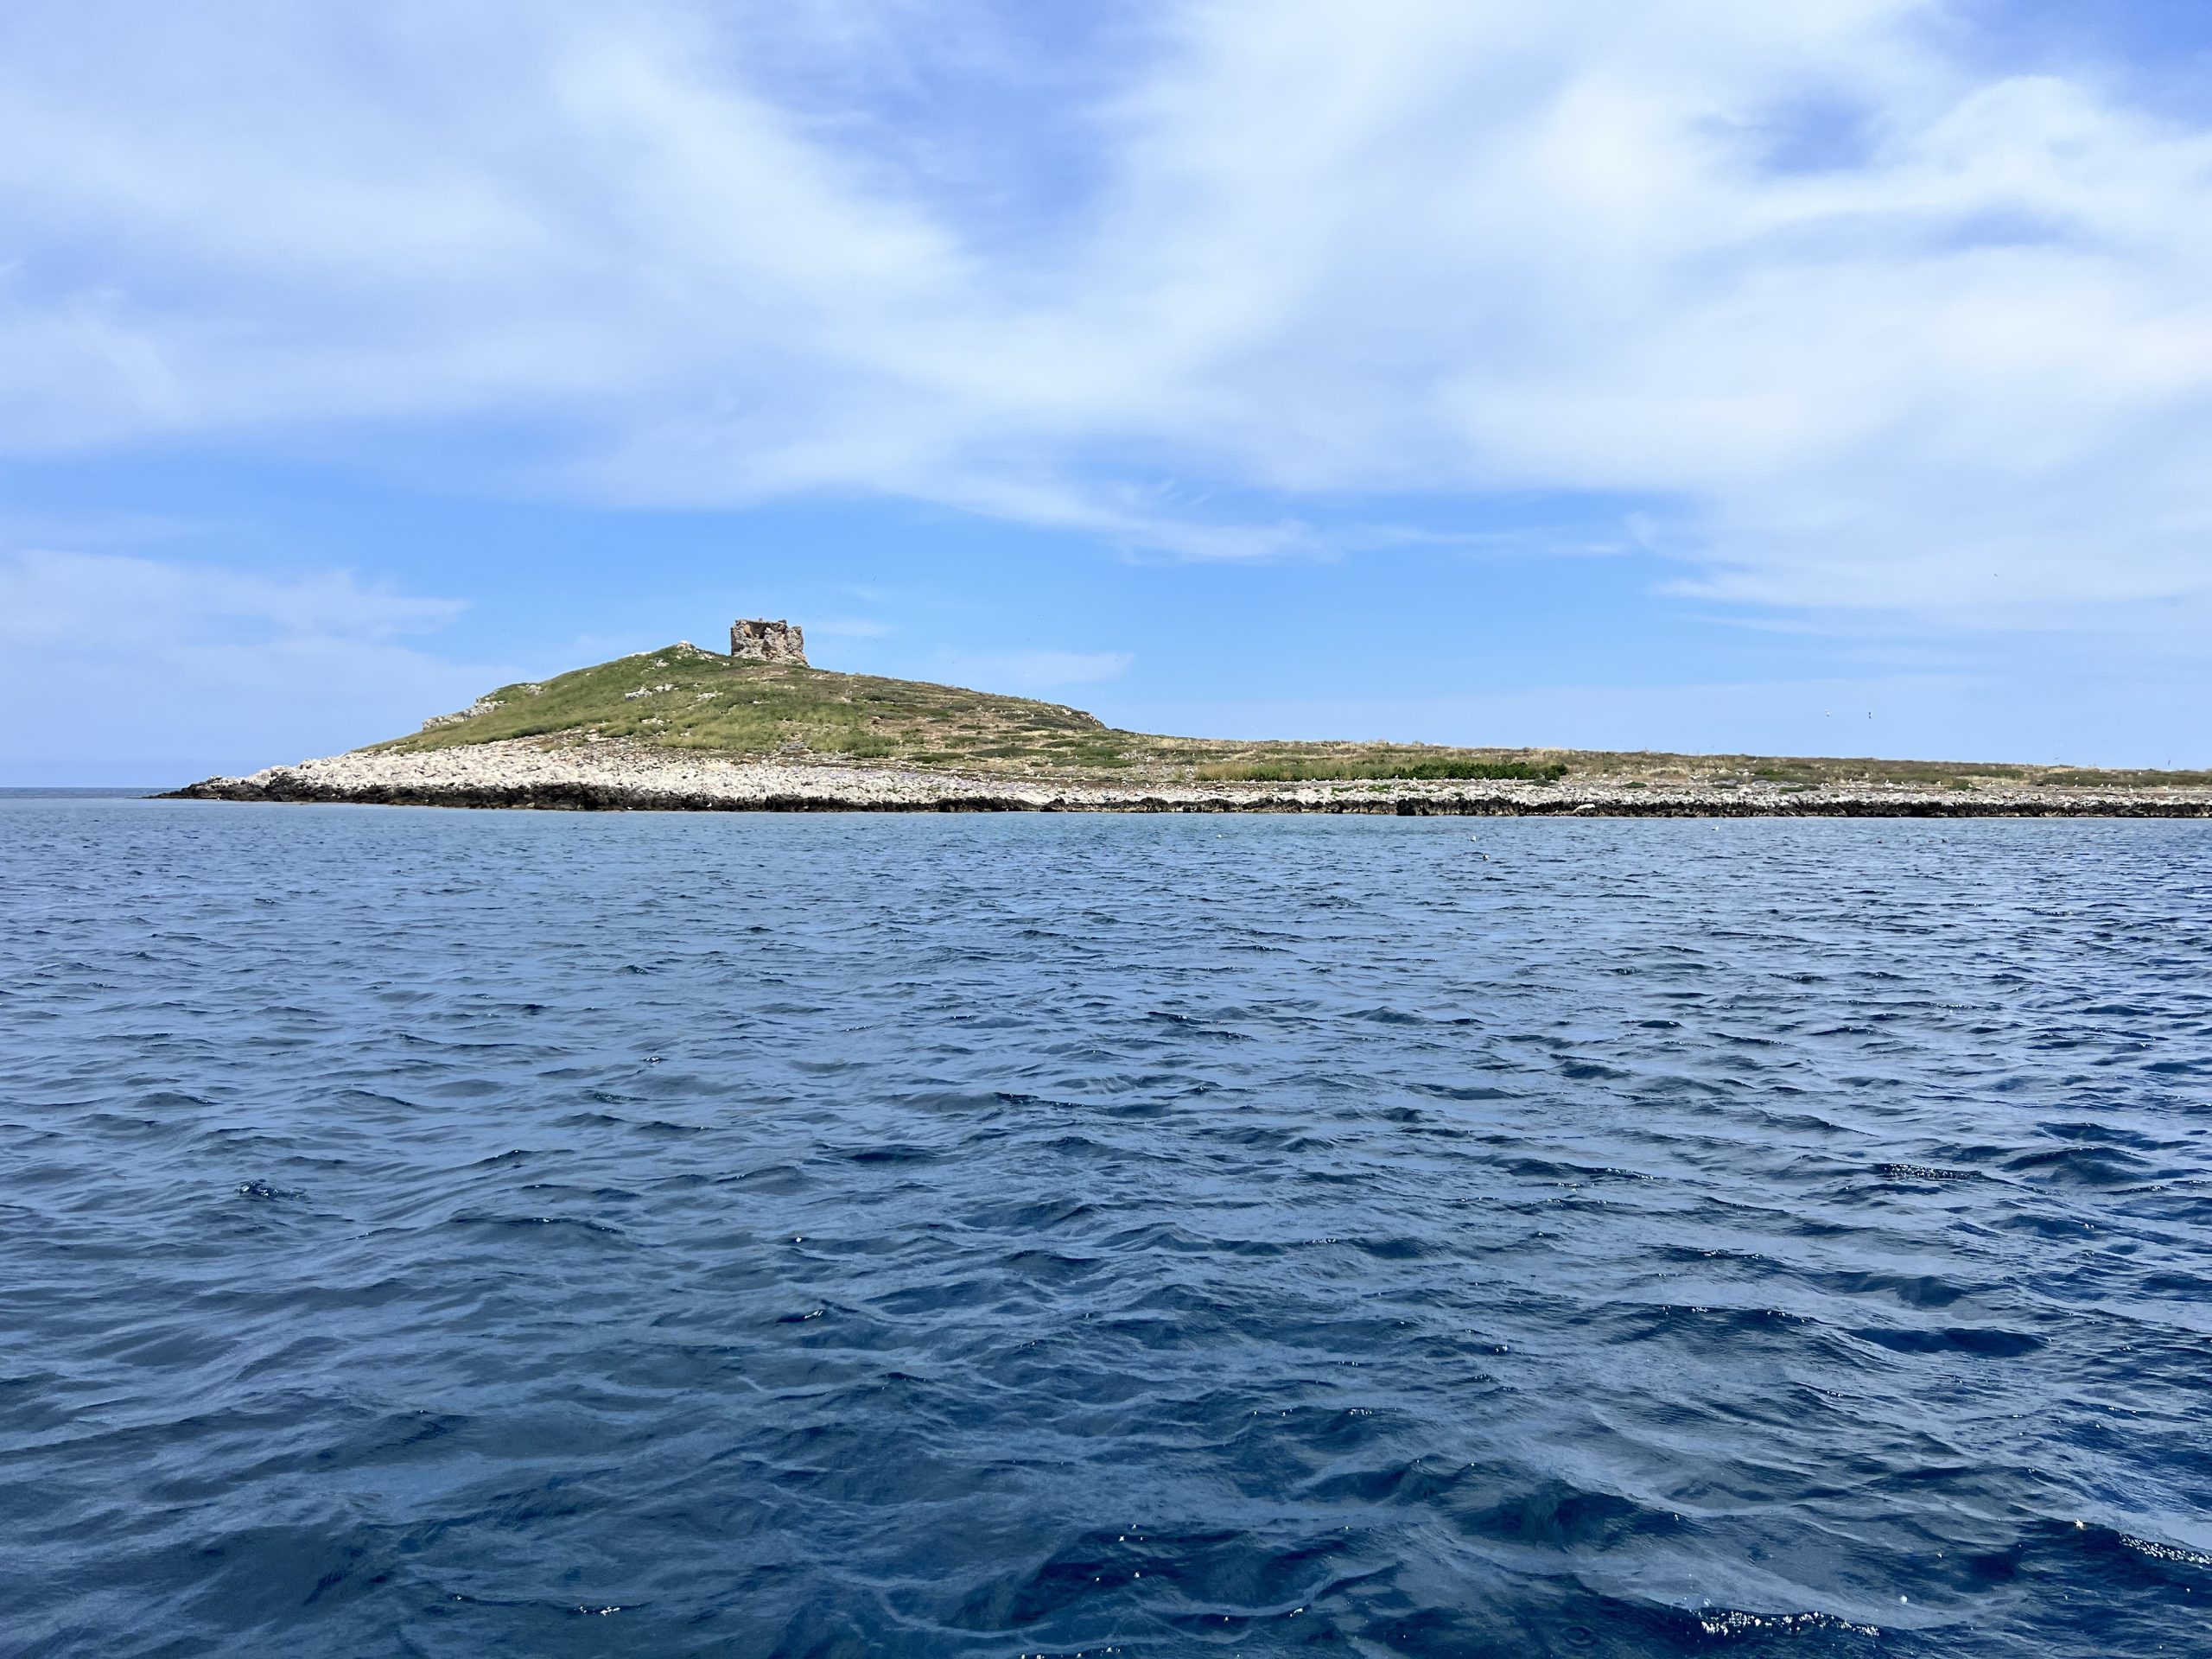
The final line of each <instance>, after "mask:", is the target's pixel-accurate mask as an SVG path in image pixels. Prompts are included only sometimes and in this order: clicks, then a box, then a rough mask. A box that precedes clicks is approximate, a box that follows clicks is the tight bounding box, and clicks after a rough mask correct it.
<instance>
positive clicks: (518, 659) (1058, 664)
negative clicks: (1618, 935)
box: [0, 0, 2212, 785]
mask: <svg viewBox="0 0 2212 1659" xmlns="http://www.w3.org/2000/svg"><path fill="white" fill-rule="evenodd" d="M2208 72H2212V7H2207V6H2205V5H2203V4H2202V0H2102V3H2100V4H2098V5H2096V6H2084V5H2081V4H2078V3H2071V0H2068V3H2061V0H1793V3H1791V4H1789V5H1786V6H1778V5H1774V4H1772V3H1769V0H1670V3H1669V4H1668V5H1666V6H1663V7H1655V6H1651V5H1649V4H1630V3H1625V0H1552V3H1549V4H1547V5H1544V6H1529V5H1527V4H1523V3H1492V0H1367V3H1363V4H1362V5H1359V6H1356V7H1355V6H1350V5H1345V4H1343V3H1340V0H1128V3H1117V4H1116V5H1112V6H1096V7H1084V6H1037V5H1033V4H1027V3H1019V0H866V3H862V0H817V3H810V4H798V5H794V4H792V3H791V0H774V3H766V0H764V3H753V0H718V3H709V0H633V3H629V4H626V5H623V6H620V7H611V6H606V5H603V4H600V3H596V0H534V3H532V4H531V5H528V6H516V5H513V4H512V3H506V0H497V3H493V0H385V3H381V4H379V5H377V6H374V7H362V6H359V5H353V4H347V3H337V0H329V3H316V0H269V3H251V0H205V3H200V4H195V5H194V6H190V7H179V6H175V5H169V4H160V3H153V0H136V3H133V0H73V3H72V4H70V5H68V6H66V7H65V6H44V7H36V6H26V7H15V8H9V9H6V10H4V11H0V707H4V708H5V709H8V710H9V711H10V715H11V716H12V717H11V718H10V719H9V720H7V721H4V722H0V785H40V784H78V785H107V784H111V785H155V784H163V783H171V782H181V781H184V780H186V779H190V778H194V777H198V776H202V775H205V774H207V773H209V772H217V771H223V772H236V771H241V770H250V769H252V768H254V767H257V766H265V765H270V764H273V763H277V762H283V761H290V760H299V759H302V758H303V757H305V756H308V755H311V754H321V753H332V752H334V751H337V750H340V749H343V748H346V747H353V746H355V745H358V744H360V743H363V742H367V741H373V740H376V739H378V738H382V737H387V736H391V735H396V734H398V733H400V732H403V731H406V730H410V729H412V728H413V727H414V726H415V725H416V723H417V722H418V721H421V720H422V719H423V718H424V717H425V716H427V715H432V714H435V713H439V712H442V711H444V710H447V709H453V708H456V707H460V706H462V705H465V704H466V703H467V702H469V701H470V700H471V699H472V698H473V697H474V696H476V695H477V694H478V693H479V692H480V691H483V690H487V689H489V688H491V687H493V686H495V685H498V684H501V683H506V682H510V681H513V680H516V679H521V678H537V677H544V676H546V675H549V674H551V673H555V672H557V671H561V670H563V669H566V668H569V667H575V666H581V665H582V664H586V663H589V662H595V661H600V660H603V659H605V658H609V657H613V656H617V655H620V654H622V653H624V652H631V651H637V650H643V649H647V648H651V647H653V646H656V645H664V644H667V643H669V642H671V641H672V640H675V639H691V640H695V641H696V642H698V643H699V644H702V645H718V644H720V643H721V642H722V641H723V640H724V639H725V638H726V630H727V628H728V624H729V622H730V620H731V619H732V618H734V617H736V616H740V615H747V616H751V615H765V616H769V617H789V618H790V619H791V620H794V621H797V622H799V623H800V624H802V625H803V626H804V627H805V629H806V631H807V639H808V644H809V649H810V656H811V658H812V659H813V660H814V662H815V663H816V664H817V665H818V666H823V667H829V668H838V669H847V670H852V671H863V672H869V673H882V674H895V675H901V676H907V677H916V678H926V679H944V680H951V681H954V682H957V683H966V684H972V685H976V686H981V687H983V688H985V689H988V690H1003V691H1013V692H1021V693H1030V694H1035V695H1039V696H1047V697H1050V698H1052V699H1053V700H1055V701H1061V702H1072V703H1076V704H1077V705H1079V706H1082V707H1085V708H1088V709H1091V710H1093V711H1094V712H1096V714H1098V715H1100V716H1102V717H1103V718H1104V719H1106V720H1108V721H1111V722H1114V723H1116V724H1119V725H1123V726H1128V727H1134V728H1140V729H1145V730H1151V731H1167V732H1176V733H1187V734H1201V735H1214V736H1232V737H1287V736H1304V737H1349V738H1377V737H1389V738H1394V739H1401V740H1421V741H1432V742H1465V743H1479V744H1544V745H1568V746H1576V747H1615V748H1618V747H1638V748H1668V749H1683V750H1698V751H1745V752H1752V753H1804V754H1846V755H1850V754H1885V755H1913V756H1922V757H1928V758H1957V759H1987V760H2032V761H2047V760H2065V761H2068V762H2070V763H2077V764H2107V765H2130V766H2142V765H2147V766H2206V765H2212V720H2209V719H2208V718H2207V716H2208V714H2212V652H2208V651H2207V649H2206V640H2207V638H2208V630H2207V624H2208V621H2212V73H2208Z"/></svg>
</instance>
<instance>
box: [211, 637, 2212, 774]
mask: <svg viewBox="0 0 2212 1659" xmlns="http://www.w3.org/2000/svg"><path fill="white" fill-rule="evenodd" d="M173 798H188V799H195V800H210V801H240V802H353V803H367V804H386V805H406V806H453V807H469V806H474V807H537V808H550V809H566V810H596V811H610V810H611V811H622V810H690V811H942V812H957V811H1039V812H1322V813H1383V814H1397V815H1400V816H1414V817H1418V816H1427V815H1455V816H1471V817H1530V816H1549V817H1601V816H1608V817H2212V772H2151V771H2121V770H2113V769H2095V768H2079V767H2064V766H2021V765H2004V764H1974V763H1969V762H1948V761H1924V760H1871V759H1866V760H1834V759H1817V758H1778V757H1762V756H1755V755H1745V754H1704V755H1688V754H1662V753H1625V752H1624V753H1616V752H1605V751H1589V750H1565V749H1531V748H1482V747H1445V746H1439V745H1434V744H1424V743H1387V742H1376V743H1353V742H1281V741H1269V742H1239V741H1232V740H1228V739H1220V738H1188V737H1160V736H1154V735H1150V734H1144V733H1140V732H1128V731H1122V730H1118V729H1116V728H1113V727H1109V726H1108V725H1106V724H1104V723H1103V721H1099V720H1098V719H1096V717H1095V716H1093V715H1088V714H1085V713H1084V712H1083V711H1082V710H1081V709H1072V708H1070V707H1068V706H1066V705H1065V704H1063V703H1056V702H1040V701H1037V700H1034V699H1031V698H1027V697H1014V696H998V695H995V694H994V693H990V692H985V691H971V690H963V689H962V688H960V687H957V686H950V685H937V684H932V683H927V682H924V681H917V680H897V679H886V678H880V677H876V676H874V675H867V674H844V673H839V672H836V671H833V670H828V669H819V668H816V667H814V666H812V665H811V664H809V663H808V661H807V659H806V645H805V638H804V633H803V632H802V631H801V630H800V629H799V628H798V627H795V626H791V624H790V623H788V622H785V621H769V620H765V619H760V618H749V619H745V620H740V621H738V622H737V623H735V624H734V625H733V626H732V627H731V629H730V642H729V650H728V652H716V651H709V650H705V649H703V648H702V647H700V646H697V645H691V644H690V643H689V642H679V643H678V644H676V645H668V646H665V647H664V648H662V649H660V650H658V651H646V652H637V653H635V654H634V655H632V656H628V657H622V658H617V659H616V660H614V661H613V662H609V663H601V664H598V665H596V666H595V667H591V668H581V669H577V670H575V671H573V672H570V673H567V674H563V675H559V676H557V677H554V678H552V679H549V680H543V681H532V682H525V683H518V684H514V685H505V686H501V687H500V688H499V689H498V690H495V691H491V692H488V693H486V695H485V696H482V697H480V698H479V699H478V700H477V701H476V702H474V704H472V705H471V706H470V707H469V708H467V709H461V710H460V711H459V712H457V713H454V714H447V715H436V716H435V717H433V718H431V719H429V720H427V721H423V727H422V729H421V730H419V731H417V732H414V733H410V734H408V735H406V736H404V737H398V738H394V739H391V741H386V742H382V743H376V744H372V745H371V746H369V747H366V748H363V749H357V750H354V751H353V752H352V753H346V754H339V755H333V756H329V757H327V758H325V759H322V760H303V761H302V762H300V763H299V764H297V765H296V766H271V767H269V768H267V769H266V770H264V771H261V772H255V773H253V774H252V775H251V776H250V777H238V778H210V779H206V780H204V781H202V782H200V783H197V784H194V785H189V786H188V787H187V788H184V789H181V790H178V791H174V793H173Z"/></svg>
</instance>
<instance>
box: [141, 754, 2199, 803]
mask: <svg viewBox="0 0 2212 1659" xmlns="http://www.w3.org/2000/svg"><path fill="white" fill-rule="evenodd" d="M167 798H169V799H182V800H202V801H243V802H291V803H300V802H304V803H318V802H320V803H330V804H364V805H385V806H449V807H526V808H536V809H539V810H565V811H595V812H610V811H611V812H622V811H689V812H1319V813H1366V814H1381V815H1395V816H1399V817H1430V816H1435V817H1732V818H1751V817H1910V818H1984V817H2123V818H2204V817H2212V789H2193V788H2174V787H2160V788H2138V789H2121V788H2107V789H2099V788H2095V787H2086V788H2072V787H2069V788H2057V787H2041V788H2028V787H1998V786H1994V785H1991V786H1980V787H1977V788H1974V789H1973V790H1954V789H1929V788H1924V787H1914V786H1910V785H1887V784H1854V785H1825V786H1820V787H1804V786H1792V785H1777V784H1757V783H1752V784H1702V785H1656V784H1655V785H1641V784H1637V783H1635V782H1630V781H1622V780H1618V779H1613V780H1607V779H1588V780H1586V781H1579V780H1577V779H1574V778H1573V777H1569V778H1567V779H1564V780H1562V781H1560V782H1559V783H1554V784H1538V783H1516V782H1489V781H1483V782H1463V781H1450V780H1439V781H1418V782H1416V781H1405V780H1401V781H1392V782H1387V783H1337V782H1327V783H1294V784H1291V783H1240V784H1231V783H1186V782H1172V781H1165V780H1160V779H1137V778H1133V779H1129V780H1128V782H1126V783H1124V782H1120V781H1116V782H1098V781H1096V780H1085V781H1083V782H1079V783H1078V782H1065V781H1060V780H1057V779H1035V778H1024V777H1003V776H994V775H991V774H988V773H981V772H967V773H961V772H922V771H918V770H914V769H912V768H903V767H886V766H868V765H866V764H863V763H855V762H850V761H845V760H836V759H830V758H806V759H796V758H783V759H777V760H726V759H721V758H719V757H715V756H712V755H708V754H694V753H686V752H683V751H678V750H669V749H661V748H655V747H649V746H645V745H638V744H632V743H626V742H620V741H610V742H604V743H585V744H569V743H563V744H556V745H548V744H544V743H542V742H539V741H534V740H530V739H516V740H511V741H505V742H498V743H482V744H472V745H469V746H467V747H459V748H450V749H440V750H434V751H431V752H429V753H393V752H389V751H383V752H379V751H374V750H370V751H362V752H359V753H352V754H340V755H332V756H329V757H327V758H326V759H322V760H303V761H302V762H300V763H299V764H298V765H297V766H271V767H269V768H267V769H266V770H264V771H262V772H255V773H253V774H252V775H251V777H245V778H210V779H206V780H204V781H203V782H200V783H197V784H193V785H188V786H187V787H186V788H183V789H180V790H176V791H171V792H170V794H169V795H168V797H167Z"/></svg>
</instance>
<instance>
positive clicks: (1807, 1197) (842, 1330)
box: [0, 794, 2212, 1659]
mask: <svg viewBox="0 0 2212 1659" xmlns="http://www.w3.org/2000/svg"><path fill="white" fill-rule="evenodd" d="M1307 1649H1316V1650H1319V1651H1323V1652H1336V1653H1343V1654H1346V1655H1370V1656H1379V1655H1454V1656H1458V1655H1485V1654H1500V1655H1548V1654H1571V1655H1623V1656H1628V1655H1634V1656H1645V1655H1675V1654H1689V1655H1715V1654H1720V1655H1738V1654H1741V1655H1765V1654H1788V1655H1791V1656H1821V1655H1854V1656H1856V1655H1866V1656H1876V1655H1879V1656H1920V1655H1927V1656H1984V1655H1987V1656H2000V1655H2001V1656H2029V1655H2034V1656H2045V1655H2101V1656H2133V1655H2152V1654H2167V1655H2197V1656H2202V1655H2205V1654H2209V1653H2212V823H2156V822H2126V823H2122V822H2104V821H2067V820H2048V821H2034V822H2005V821H1986V822H1944V821H1924V822H1911V821H1887V822H1846V821H1815V822H1790V821H1768V822H1732V821H1701V820H1607V819H1596V820H1589V819H1585V820H1580V821H1560V820H1487V819H1484V820H1469V819H1398V818H1372V819H1370V818H1361V819H1331V818H1306V817H1181V816H1131V817H1111V816H1088V815H1080V816H1079V815H1069V816H1054V815H1020V816H1015V815H1007V816H995V815H973V816H944V815H936V814H925V815H913V816H897V815H874V816H871V815H832V814H822V815H792V816H778V815H747V814H728V815H721V814H714V815H683V814H653V813H635V814H622V813H610V814H574V813H557V812H542V813H533V812H527V811H455V810H411V809H403V808H389V807H338V806H240V805H229V804H203V803H183V802H162V801H154V800H143V799H134V798H117V797H99V796H88V795H83V794H79V795H74V796H59V795H55V796H37V795H25V794H16V795H12V796H10V797H7V798H4V799H0V1651H4V1652H6V1653H10V1654H35V1655H41V1656H43V1655H76V1654H85V1655H99V1656H137V1655H143V1656H156V1655H158V1656H184V1655H203V1654H204V1655H225V1656H230V1655H249V1656H257V1655H272V1656H274V1655H281V1656H287V1659H296V1656H301V1655H310V1654H311V1655H318V1656H319V1655H326V1654H327V1655H346V1656H352V1655H374V1656H381V1655H395V1656H403V1655H404V1656H416V1655H420V1656H454V1659H462V1656H467V1659H483V1656H560V1655H606V1654H619V1655H629V1654H635V1655H763V1656H767V1655H778V1656H800V1655H809V1656H843V1655H852V1656H861V1655H868V1656H883V1655H891V1656H897V1655H915V1656H921V1655H930V1656H936V1655H947V1656H971V1655H972V1656H1005V1659H1015V1656H1039V1655H1046V1656H1053V1659H1058V1656H1065V1655H1083V1656H1115V1655H1129V1656H1168V1655H1224V1656H1227V1655H1237V1654H1249V1655H1263V1654H1283V1653H1289V1652H1292V1651H1304V1650H1307Z"/></svg>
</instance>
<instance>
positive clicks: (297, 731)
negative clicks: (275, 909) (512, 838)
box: [0, 551, 513, 782]
mask: <svg viewBox="0 0 2212 1659" xmlns="http://www.w3.org/2000/svg"><path fill="white" fill-rule="evenodd" d="M460 609H461V607H460V606H459V605H458V604H456V603H455V602H454V601H450V600H443V599H435V598H424V597H421V596H417V595H414V594H399V593H394V592H391V591H389V590H387V589H384V588H377V587H373V586H365V585H364V584H362V583H361V582H359V581H358V580H356V579H355V578H354V576H353V575H352V573H350V572H348V571H344V570H309V571H306V572H302V573H298V574H296V575H289V576H283V577H272V576H269V575H260V574H256V573H251V572H243V571H238V570H232V569H222V568H219V567H211V566H203V565H189V564H181V563H168V562H165V561H161V560H155V559H145V558H133V557H123V556H113V555H106V554H81V553H68V552H50V551H34V552H24V553H18V554H14V555H8V556H0V707H6V708H9V709H17V710H38V711H40V715H39V718H37V719H35V720H18V721H11V722H10V724H9V726H8V728H7V729H6V732H5V734H4V736H0V764H4V765H6V766H8V768H9V770H10V772H11V773H20V774H22V775H26V776H28V775H30V773H32V772H36V770H37V768H38V767H39V766H41V765H43V764H47V763H53V764H54V765H55V766H62V767H66V768H67V769H68V775H71V776H76V775H82V773H83V769H84V768H85V767H86V766H97V765H98V764H99V762H100V761H101V760H102V759H103V758H105V757H118V758H128V757H144V756H167V757H171V758H177V757H199V758H201V759H203V760H204V761H205V762H206V763H207V764H208V765H219V766H264V765H268V764H270V762H272V761H277V760H297V759H299V758H300V757H301V756H302V755H304V754H308V753H321V752H325V751H327V749H329V748H330V747H332V744H333V742H334V741H338V742H339V743H340V744H344V743H364V742H369V741H374V740H376V739H379V738H385V737H391V736H393V735H395V734H397V733H400V732H404V731H407V730H410V729H411V728H413V727H414V725H415V724H416V722H417V721H421V720H422V719H423V718H424V717H425V716H426V715H432V714H436V713H440V712H442V711H443V710H444V709H448V708H450V707H454V706H455V705H457V704H460V703H465V702H467V700H468V699H469V698H470V697H471V696H474V695H475V694H476V693H478V692H480V691H482V690H486V689H488V688H489V687H490V686H492V685H494V684H497V683H500V682H501V681H502V680H505V679H509V678H512V677H513V676H512V673H511V672H509V671H505V670H502V669H499V668H497V667H492V666H470V665H466V664H454V663H449V662H445V661H442V660H440V659H439V658H436V657H435V656H433V655H430V654H429V653H428V652H424V651H423V650H421V649H419V648H417V647H416V646H414V645H409V644H407V643H405V642H404V637H405V636H408V635H413V634H421V633H426V632H432V631H434V630H436V629H438V628H441V627H443V626H446V625H447V624H448V623H449V622H450V621H452V620H453V619H454V617H455V616H456V615H457V614H458V613H459V612H460ZM26 768H29V772H26V771H25V769H26ZM54 775H56V776H60V775H63V774H62V773H61V772H55V774H54ZM108 781H126V782H137V781H145V780H143V779H110V780H108Z"/></svg>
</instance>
